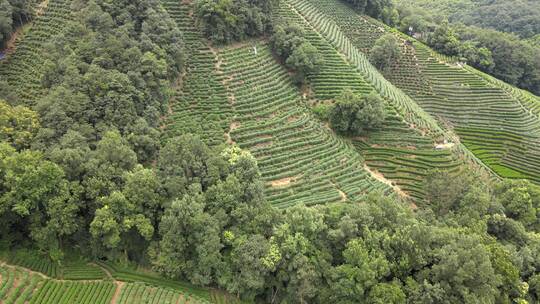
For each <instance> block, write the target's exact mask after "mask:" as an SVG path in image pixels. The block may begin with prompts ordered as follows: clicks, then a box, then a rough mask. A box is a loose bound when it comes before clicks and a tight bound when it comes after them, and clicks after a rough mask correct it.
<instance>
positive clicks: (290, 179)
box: [270, 176, 298, 188]
mask: <svg viewBox="0 0 540 304" xmlns="http://www.w3.org/2000/svg"><path fill="white" fill-rule="evenodd" d="M297 178H298V177H297V176H293V177H285V178H282V179H278V180H273V181H270V185H271V186H272V187H274V188H278V187H286V186H288V185H290V184H291V182H293V181H294V180H296V179H297Z"/></svg>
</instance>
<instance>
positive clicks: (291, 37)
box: [270, 25, 324, 82]
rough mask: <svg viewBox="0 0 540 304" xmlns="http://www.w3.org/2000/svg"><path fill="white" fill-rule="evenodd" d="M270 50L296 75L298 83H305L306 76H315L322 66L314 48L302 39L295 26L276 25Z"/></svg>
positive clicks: (301, 33)
mask: <svg viewBox="0 0 540 304" xmlns="http://www.w3.org/2000/svg"><path fill="white" fill-rule="evenodd" d="M270 43H271V45H272V49H273V50H274V52H275V53H276V54H277V55H278V56H279V57H280V58H281V59H282V60H283V61H284V62H285V64H286V65H287V67H289V68H290V69H291V70H293V71H294V72H295V73H296V75H295V76H296V80H297V81H298V82H304V81H306V76H307V75H308V74H316V73H317V72H318V71H319V70H320V66H321V65H323V64H324V60H323V57H322V56H321V54H320V53H319V51H318V50H317V48H316V47H314V46H313V45H312V44H311V43H310V42H309V41H307V40H306V39H305V38H304V33H303V31H302V29H301V28H299V27H298V26H295V25H285V26H282V25H278V26H276V28H275V30H274V34H273V35H272V37H271V39H270Z"/></svg>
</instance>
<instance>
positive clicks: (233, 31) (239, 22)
mask: <svg viewBox="0 0 540 304" xmlns="http://www.w3.org/2000/svg"><path fill="white" fill-rule="evenodd" d="M275 2H276V1H269V0H260V1H246V0H198V1H197V2H196V14H197V17H198V20H199V23H200V26H201V28H202V30H203V32H204V34H205V35H206V37H208V38H209V39H210V40H212V41H214V42H216V43H230V42H232V41H239V40H243V39H246V38H247V37H257V36H260V35H262V34H264V33H266V32H267V31H268V30H270V29H271V21H272V9H273V6H274V5H275Z"/></svg>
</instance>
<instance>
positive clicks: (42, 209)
mask: <svg viewBox="0 0 540 304" xmlns="http://www.w3.org/2000/svg"><path fill="white" fill-rule="evenodd" d="M1 145H2V152H3V153H2V154H1V155H0V157H1V158H0V168H1V169H2V175H1V176H0V177H1V180H0V185H1V188H2V189H3V190H2V192H1V193H0V194H1V196H0V220H1V222H2V224H3V225H4V227H6V228H5V229H4V230H3V233H4V234H6V236H7V235H9V234H10V233H12V229H13V230H17V229H23V231H28V232H29V233H30V236H31V238H32V239H33V240H34V241H35V242H36V243H37V245H38V246H39V247H40V248H42V249H46V250H51V252H53V250H57V249H58V247H59V246H60V242H61V239H62V238H64V237H66V236H68V235H70V234H72V233H73V232H75V231H76V230H77V228H78V221H77V212H78V211H79V206H78V205H77V201H78V198H79V196H78V195H79V193H80V187H79V186H78V185H77V184H75V183H69V182H68V181H67V180H66V179H65V177H64V172H63V171H62V169H61V168H60V167H59V166H58V165H56V164H54V163H52V162H50V161H47V160H44V159H43V156H42V154H41V153H39V152H35V151H29V150H25V151H23V152H20V153H18V152H15V151H14V150H10V149H9V148H8V147H6V144H1ZM6 152H7V153H6ZM21 224H22V226H19V225H21Z"/></svg>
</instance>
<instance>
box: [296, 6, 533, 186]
mask: <svg viewBox="0 0 540 304" xmlns="http://www.w3.org/2000/svg"><path fill="white" fill-rule="evenodd" d="M291 2H292V3H293V5H294V7H295V8H296V9H297V10H298V11H299V12H300V13H301V14H302V15H303V16H305V17H306V19H308V20H309V22H310V23H311V24H312V25H313V26H314V27H315V28H317V29H318V30H319V31H320V32H322V33H323V35H325V36H328V37H329V39H330V40H331V41H334V44H335V45H336V46H337V48H338V49H339V48H340V47H339V45H344V47H341V49H342V50H343V52H344V53H345V54H347V53H348V51H347V48H350V47H351V46H348V45H347V43H343V42H342V41H344V40H348V41H349V42H350V43H351V44H352V47H354V48H356V49H357V50H364V52H367V50H369V49H370V48H371V46H372V45H373V43H374V41H376V39H377V38H378V37H380V36H381V35H382V34H383V33H384V32H385V31H386V30H387V29H385V27H384V26H383V25H381V24H379V23H377V22H375V21H373V20H372V19H370V18H366V17H363V16H359V15H357V14H356V13H355V12H354V11H353V10H352V9H351V8H349V7H348V6H347V5H345V4H343V3H341V2H340V1H337V0H336V1H322V0H309V1H308V0H293V1H291ZM323 21H325V22H323ZM325 23H326V24H325ZM340 33H342V34H340ZM340 35H343V36H345V38H339V39H338V38H332V37H340ZM400 36H401V35H400ZM366 37H369V39H366ZM403 55H404V56H403V58H402V63H401V66H400V67H401V69H400V74H398V75H394V77H388V79H389V80H390V81H392V84H393V85H395V86H397V87H398V88H400V89H401V90H403V92H404V93H406V94H407V95H409V96H411V97H412V98H413V99H414V102H416V103H418V104H419V105H420V106H421V107H422V109H423V110H425V111H426V112H427V113H429V114H430V115H431V116H432V117H435V118H437V120H438V121H439V123H440V124H441V125H443V126H445V127H446V128H448V129H450V130H453V131H454V132H455V133H456V134H457V135H458V136H459V138H460V141H461V142H462V143H463V144H465V146H466V147H467V148H468V149H469V150H470V151H472V152H473V153H474V156H471V155H469V157H470V158H471V159H480V160H481V161H482V163H483V164H485V165H487V166H488V167H489V168H490V169H491V170H492V171H493V172H495V173H497V175H499V176H501V177H508V178H528V179H531V180H533V181H536V182H540V171H539V170H538V167H539V166H538V165H539V164H540V163H539V161H540V158H539V156H540V149H539V144H540V132H539V128H540V123H539V120H538V116H537V115H538V109H539V105H538V102H539V101H538V99H537V97H536V96H532V95H531V94H527V93H523V92H521V91H520V90H517V89H512V88H509V86H507V85H503V84H501V83H500V82H497V81H495V80H493V79H489V77H487V76H484V77H482V75H479V72H473V71H474V70H473V69H471V68H463V67H461V66H457V65H454V64H451V63H448V61H447V60H448V59H447V58H444V57H443V56H440V55H438V54H434V53H433V52H432V51H431V50H429V49H428V48H426V47H425V46H423V45H421V44H420V43H414V44H413V46H412V47H403ZM353 57H354V56H353ZM362 57H364V58H365V55H363V56H362V55H360V56H358V58H362ZM351 61H352V62H354V60H351ZM361 70H362V69H361ZM365 72H367V70H365V71H364V75H365ZM418 75H422V78H421V79H418ZM368 79H370V78H369V77H368ZM414 81H417V83H418V85H411V82H413V83H414ZM400 98H402V99H403V96H400ZM405 99H407V98H405ZM446 137H448V136H446Z"/></svg>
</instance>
